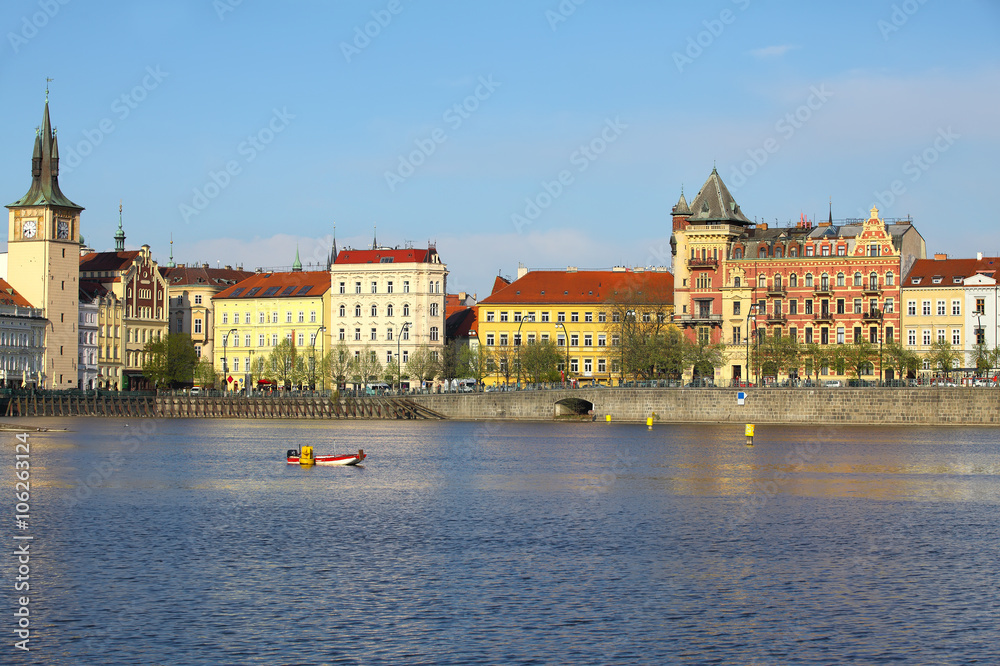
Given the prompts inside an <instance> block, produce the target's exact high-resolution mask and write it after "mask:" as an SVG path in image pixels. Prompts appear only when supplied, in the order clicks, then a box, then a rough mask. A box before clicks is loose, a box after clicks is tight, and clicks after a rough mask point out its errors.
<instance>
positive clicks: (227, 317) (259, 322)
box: [211, 271, 330, 391]
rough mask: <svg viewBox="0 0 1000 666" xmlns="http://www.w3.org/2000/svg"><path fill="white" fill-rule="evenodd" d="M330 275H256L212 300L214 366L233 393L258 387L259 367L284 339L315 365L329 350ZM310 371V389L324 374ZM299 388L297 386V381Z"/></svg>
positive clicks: (308, 378)
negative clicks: (250, 387) (314, 361)
mask: <svg viewBox="0 0 1000 666" xmlns="http://www.w3.org/2000/svg"><path fill="white" fill-rule="evenodd" d="M329 291H330V273H329V272H328V271H292V272H288V273H274V272H272V273H258V274H255V275H253V276H252V277H249V278H247V279H245V280H242V281H240V282H239V283H237V284H235V285H233V286H231V287H229V288H228V289H225V290H223V291H221V292H219V293H218V294H216V295H215V296H213V297H212V309H213V313H214V314H213V315H212V317H211V320H212V323H213V329H214V330H213V333H212V338H213V339H214V340H215V349H214V352H213V363H214V366H215V370H216V372H219V373H222V375H223V377H224V381H225V382H226V383H227V385H228V388H229V390H234V391H238V390H241V389H243V388H244V387H246V386H248V385H249V386H255V385H256V382H257V380H259V379H260V377H259V371H260V368H259V364H260V363H262V361H256V360H255V359H264V358H266V357H267V356H268V355H269V354H270V353H271V351H272V350H273V349H274V348H275V347H276V346H277V345H278V343H279V342H281V341H282V340H291V341H292V342H293V343H294V345H295V348H296V351H297V352H298V353H299V354H300V355H303V354H304V355H306V356H307V357H308V359H309V362H310V363H311V361H312V359H313V358H315V359H316V363H317V366H314V367H318V362H319V360H320V359H322V358H323V355H324V354H325V353H326V352H327V351H329V349H330V311H329V308H328V307H327V303H328V301H329V293H328V292H329ZM312 370H313V369H312V368H307V376H306V377H305V379H300V381H301V383H302V384H309V383H311V382H312V380H313V377H315V383H316V384H317V385H319V384H320V382H321V375H320V373H319V371H318V369H317V370H315V374H314V373H313V371H312ZM296 383H298V382H296Z"/></svg>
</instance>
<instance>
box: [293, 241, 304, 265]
mask: <svg viewBox="0 0 1000 666" xmlns="http://www.w3.org/2000/svg"><path fill="white" fill-rule="evenodd" d="M292 270H293V271H301V270H302V262H301V261H300V260H299V244H298V243H296V244H295V263H293V264H292Z"/></svg>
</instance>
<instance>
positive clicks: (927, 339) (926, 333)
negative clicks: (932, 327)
mask: <svg viewBox="0 0 1000 666" xmlns="http://www.w3.org/2000/svg"><path fill="white" fill-rule="evenodd" d="M923 340H924V345H925V346H926V345H929V344H930V343H931V332H930V331H929V330H928V329H926V328H925V329H924V335H923Z"/></svg>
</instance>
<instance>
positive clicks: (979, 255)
mask: <svg viewBox="0 0 1000 666" xmlns="http://www.w3.org/2000/svg"><path fill="white" fill-rule="evenodd" d="M982 260H983V253H982V252H976V261H982Z"/></svg>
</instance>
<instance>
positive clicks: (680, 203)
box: [672, 186, 691, 215]
mask: <svg viewBox="0 0 1000 666" xmlns="http://www.w3.org/2000/svg"><path fill="white" fill-rule="evenodd" d="M672 213H673V214H674V215H690V214H691V208H690V207H689V206H688V202H687V199H685V198H684V187H683V186H681V198H680V199H678V200H677V205H676V206H674V209H673V211H672Z"/></svg>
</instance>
